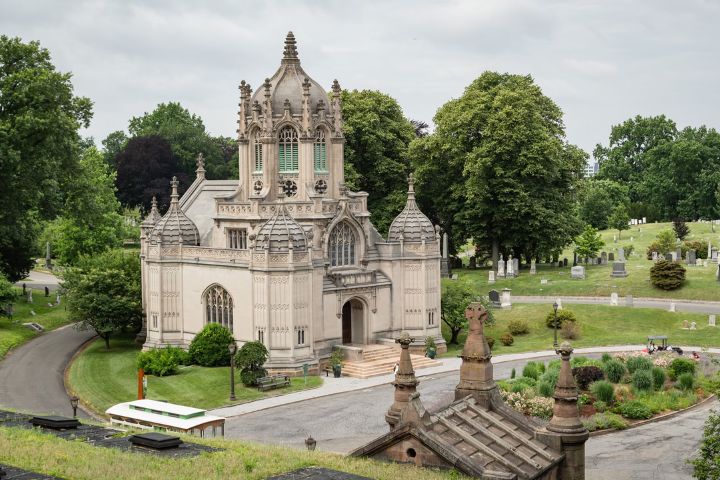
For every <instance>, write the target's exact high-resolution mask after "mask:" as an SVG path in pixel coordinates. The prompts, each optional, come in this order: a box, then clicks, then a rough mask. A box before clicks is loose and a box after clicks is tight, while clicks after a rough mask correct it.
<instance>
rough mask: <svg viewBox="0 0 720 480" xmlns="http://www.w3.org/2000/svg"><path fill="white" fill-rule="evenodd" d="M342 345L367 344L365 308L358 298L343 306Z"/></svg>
mask: <svg viewBox="0 0 720 480" xmlns="http://www.w3.org/2000/svg"><path fill="white" fill-rule="evenodd" d="M342 343H343V344H344V345H347V344H351V343H358V344H364V343H365V306H364V305H363V302H361V301H360V300H358V299H357V298H353V299H350V300H348V301H347V302H345V304H344V305H343V308H342Z"/></svg>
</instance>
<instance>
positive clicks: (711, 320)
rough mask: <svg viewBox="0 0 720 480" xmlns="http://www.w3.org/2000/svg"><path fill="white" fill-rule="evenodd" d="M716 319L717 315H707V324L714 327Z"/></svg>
mask: <svg viewBox="0 0 720 480" xmlns="http://www.w3.org/2000/svg"><path fill="white" fill-rule="evenodd" d="M716 319H717V315H710V316H709V317H708V326H710V327H714V326H715V320H716Z"/></svg>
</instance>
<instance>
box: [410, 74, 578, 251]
mask: <svg viewBox="0 0 720 480" xmlns="http://www.w3.org/2000/svg"><path fill="white" fill-rule="evenodd" d="M435 125H436V126H437V128H436V131H435V133H434V134H432V135H429V136H428V137H425V138H422V139H419V140H416V141H415V142H416V143H415V145H414V146H413V147H412V148H411V153H413V154H414V157H413V162H414V163H415V165H416V166H417V167H416V168H417V170H418V172H419V175H418V176H419V182H418V183H419V187H418V191H419V192H422V191H423V190H424V189H426V188H427V189H429V190H430V191H433V193H437V194H441V193H442V191H439V192H438V191H437V190H434V189H433V187H431V186H430V185H431V183H432V182H437V183H438V184H439V185H440V186H441V187H440V188H442V189H445V191H446V193H445V194H444V195H439V196H438V197H434V198H433V199H432V200H431V201H432V202H437V204H438V206H437V208H435V209H434V210H435V211H438V212H439V211H440V210H442V209H444V208H445V207H447V206H448V204H451V205H450V207H451V211H450V212H446V213H445V214H444V216H445V217H446V221H449V222H453V224H454V225H453V227H452V228H453V230H454V233H453V239H454V240H457V239H464V238H470V237H472V238H473V240H474V241H475V243H476V245H477V246H478V247H479V249H480V250H485V251H490V252H491V254H492V258H493V260H497V256H498V253H499V252H500V251H501V249H502V250H504V251H505V253H508V252H513V253H515V255H516V256H518V255H520V254H524V255H525V256H526V258H529V257H535V256H538V255H540V254H543V253H549V252H551V251H555V250H557V249H559V248H562V247H563V246H565V245H568V244H570V243H571V242H572V241H573V239H574V238H575V236H576V235H577V234H578V233H580V230H581V228H582V224H581V222H580V220H579V218H578V214H577V208H576V201H577V193H578V182H579V180H580V179H581V178H582V174H583V173H582V172H583V169H584V166H585V162H586V159H587V154H585V152H583V151H582V150H580V149H579V148H577V147H575V146H573V145H569V144H567V143H566V142H565V130H564V126H563V123H562V112H561V111H560V109H559V108H558V107H557V105H555V103H553V101H552V100H550V99H549V98H548V97H546V96H545V95H543V94H542V91H541V90H540V88H539V87H538V86H537V85H535V83H534V82H533V79H532V78H531V77H530V76H520V75H510V74H498V73H495V72H485V73H483V74H482V75H481V76H480V77H478V78H477V79H476V80H475V81H473V82H472V83H471V84H470V85H469V86H468V87H467V88H466V89H465V92H464V94H463V95H462V96H461V97H460V98H457V99H454V100H451V101H449V102H447V103H446V104H445V105H443V106H442V107H441V108H440V109H439V110H438V112H437V114H436V115H435ZM431 162H439V165H435V166H433V165H430V164H429V163H431ZM435 174H438V175H437V176H434V175H435ZM457 184H460V187H459V188H457ZM453 185H455V186H456V188H454V187H453ZM437 188H438V187H437V186H436V187H435V189H437ZM426 200H427V197H424V201H426ZM494 263H495V264H497V262H494Z"/></svg>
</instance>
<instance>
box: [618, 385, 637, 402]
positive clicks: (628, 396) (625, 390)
mask: <svg viewBox="0 0 720 480" xmlns="http://www.w3.org/2000/svg"><path fill="white" fill-rule="evenodd" d="M633 398H635V397H634V395H633V392H632V389H630V387H628V386H627V385H618V386H617V387H615V399H616V400H617V401H618V402H620V403H623V402H627V401H628V400H632V399H633Z"/></svg>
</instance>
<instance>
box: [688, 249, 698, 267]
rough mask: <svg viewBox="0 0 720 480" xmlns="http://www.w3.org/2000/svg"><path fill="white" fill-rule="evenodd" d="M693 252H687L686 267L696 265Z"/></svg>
mask: <svg viewBox="0 0 720 480" xmlns="http://www.w3.org/2000/svg"><path fill="white" fill-rule="evenodd" d="M696 255H697V254H696V252H695V250H692V249H691V250H688V251H687V264H688V265H696V264H697V257H696Z"/></svg>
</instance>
